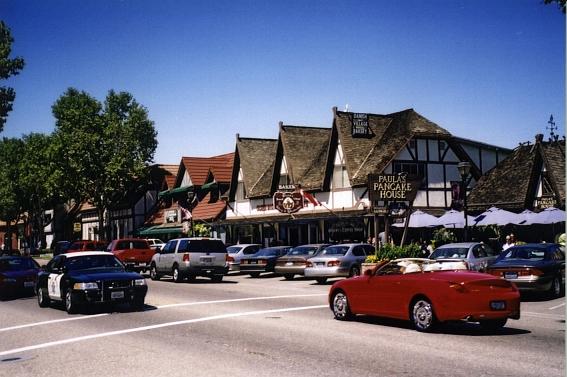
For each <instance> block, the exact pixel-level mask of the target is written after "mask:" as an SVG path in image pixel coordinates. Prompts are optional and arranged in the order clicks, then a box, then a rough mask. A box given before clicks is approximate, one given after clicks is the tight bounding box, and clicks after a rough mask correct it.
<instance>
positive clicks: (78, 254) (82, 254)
mask: <svg viewBox="0 0 567 377" xmlns="http://www.w3.org/2000/svg"><path fill="white" fill-rule="evenodd" d="M62 255H65V257H66V258H76V257H87V256H91V255H112V253H109V252H108V251H78V252H76V253H67V254H62Z"/></svg>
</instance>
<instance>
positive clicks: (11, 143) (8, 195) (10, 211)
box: [0, 138, 24, 222]
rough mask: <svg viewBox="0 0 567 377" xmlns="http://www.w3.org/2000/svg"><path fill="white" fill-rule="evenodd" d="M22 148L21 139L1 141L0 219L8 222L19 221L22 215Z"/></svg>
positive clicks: (4, 139)
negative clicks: (20, 165) (20, 167)
mask: <svg viewBox="0 0 567 377" xmlns="http://www.w3.org/2000/svg"><path fill="white" fill-rule="evenodd" d="M22 147H23V142H22V141H21V140H20V139H16V138H3V139H2V140H1V141H0V219H2V220H4V221H6V222H14V221H17V220H18V218H19V216H20V214H21V213H22V206H21V203H22V201H23V200H24V199H23V191H22V190H21V187H20V185H19V184H18V182H19V179H20V172H19V166H18V163H19V160H20V157H21V153H22Z"/></svg>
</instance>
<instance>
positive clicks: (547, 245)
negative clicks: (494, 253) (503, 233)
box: [507, 243, 559, 250]
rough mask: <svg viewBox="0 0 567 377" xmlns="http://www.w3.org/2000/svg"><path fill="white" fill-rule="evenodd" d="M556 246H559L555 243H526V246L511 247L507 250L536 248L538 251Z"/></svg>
mask: <svg viewBox="0 0 567 377" xmlns="http://www.w3.org/2000/svg"><path fill="white" fill-rule="evenodd" d="M556 246H559V244H556V243H526V244H522V245H515V246H511V247H510V248H508V249H507V250H510V249H511V248H515V249H521V248H527V247H529V248H538V249H549V248H552V247H556Z"/></svg>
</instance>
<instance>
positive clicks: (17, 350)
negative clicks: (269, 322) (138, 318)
mask: <svg viewBox="0 0 567 377" xmlns="http://www.w3.org/2000/svg"><path fill="white" fill-rule="evenodd" d="M328 307H329V306H328V305H315V306H300V307H294V308H283V309H270V310H255V311H251V312H240V313H230V314H221V315H214V316H210V317H203V318H195V319H187V320H183V321H174V322H165V323H160V324H157V325H150V326H142V327H134V328H130V329H125V330H117V331H109V332H105V333H100V334H93V335H86V336H80V337H76V338H69V339H63V340H58V341H54V342H48V343H42V344H36V345H33V346H28V347H21V348H14V349H11V350H7V351H2V352H0V356H6V355H12V354H15V353H20V352H28V351H32V350H37V349H41V348H48V347H53V346H59V345H63V344H69V343H76V342H82V341H85V340H91V339H97V338H104V337H109V336H115V335H122V334H129V333H134V332H140V331H148V330H155V329H159V328H163V327H171V326H179V325H187V324H190V323H197V322H205V321H214V320H218V319H227V318H236V317H244V316H250V315H258V314H271V313H283V312H293V311H300V310H311V309H321V308H328Z"/></svg>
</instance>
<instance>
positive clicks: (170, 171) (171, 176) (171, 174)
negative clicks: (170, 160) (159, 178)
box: [158, 164, 179, 190]
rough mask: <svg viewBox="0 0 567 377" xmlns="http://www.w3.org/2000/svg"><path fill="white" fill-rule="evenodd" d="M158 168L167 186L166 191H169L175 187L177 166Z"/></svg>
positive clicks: (163, 165) (161, 165)
mask: <svg viewBox="0 0 567 377" xmlns="http://www.w3.org/2000/svg"><path fill="white" fill-rule="evenodd" d="M158 167H159V168H160V169H162V171H163V172H164V179H165V183H166V185H167V189H168V190H170V189H172V188H173V187H175V179H176V177H177V171H178V170H179V165H173V164H159V165H158Z"/></svg>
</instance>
